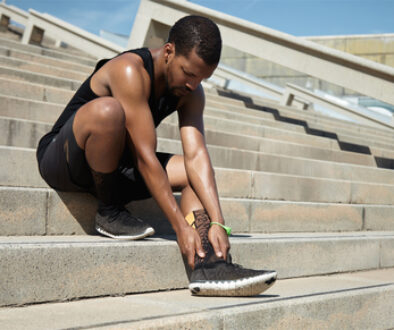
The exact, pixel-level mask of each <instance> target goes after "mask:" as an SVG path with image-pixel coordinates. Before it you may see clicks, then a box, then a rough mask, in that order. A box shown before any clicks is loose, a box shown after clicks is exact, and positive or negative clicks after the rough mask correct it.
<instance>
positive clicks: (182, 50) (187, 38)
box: [167, 15, 222, 65]
mask: <svg viewBox="0 0 394 330" xmlns="http://www.w3.org/2000/svg"><path fill="white" fill-rule="evenodd" d="M167 42H170V43H174V44H175V54H176V55H183V56H188V55H189V53H190V51H191V50H192V49H193V48H195V49H196V53H197V55H198V56H199V57H201V58H202V59H203V60H204V62H205V63H206V64H208V65H214V64H218V63H219V60H220V53H221V50H222V38H221V36H220V31H219V28H218V26H217V25H216V24H215V23H214V22H213V21H211V20H210V19H209V18H206V17H202V16H197V15H191V16H186V17H183V18H181V19H180V20H178V21H177V22H176V23H175V24H174V25H173V27H172V28H171V30H170V33H169V35H168V41H167Z"/></svg>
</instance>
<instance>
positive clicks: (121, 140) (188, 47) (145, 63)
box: [37, 16, 276, 295]
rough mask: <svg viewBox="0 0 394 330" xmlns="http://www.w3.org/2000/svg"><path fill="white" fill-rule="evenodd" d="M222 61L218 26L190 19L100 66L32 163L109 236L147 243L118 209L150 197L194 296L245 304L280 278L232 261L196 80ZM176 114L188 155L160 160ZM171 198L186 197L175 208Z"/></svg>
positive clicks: (143, 229) (146, 231) (145, 228)
mask: <svg viewBox="0 0 394 330" xmlns="http://www.w3.org/2000/svg"><path fill="white" fill-rule="evenodd" d="M220 52H221V37H220V32H219V29H218V27H217V26H216V24H214V23H213V22H212V21H210V20H209V19H207V18H204V17H200V16H188V17H185V18H183V19H181V20H179V21H178V22H177V23H176V24H175V25H174V26H173V27H172V29H171V31H170V34H169V39H168V42H167V43H166V44H165V45H163V46H162V47H160V48H158V49H153V50H150V49H147V48H143V49H137V50H130V51H127V52H124V53H122V54H120V55H118V56H117V57H115V58H113V59H111V60H101V61H100V62H99V63H98V64H97V66H96V68H95V70H94V72H93V73H92V75H91V76H90V77H89V78H88V79H87V80H86V81H85V82H84V83H83V84H82V85H81V87H80V88H79V90H78V91H77V92H76V94H75V95H74V97H73V98H72V100H71V101H70V102H69V104H68V105H67V107H66V109H65V110H64V111H63V113H62V114H61V116H60V117H59V119H58V120H57V122H56V123H55V125H54V126H53V128H52V131H51V132H49V133H48V134H47V135H45V136H44V137H43V138H42V139H41V141H40V143H39V146H38V149H37V158H38V162H39V169H40V173H41V175H42V177H43V178H44V179H45V180H46V182H47V183H48V184H49V185H50V186H51V187H53V188H54V189H57V190H62V191H88V192H91V193H92V194H94V195H95V196H96V197H97V199H98V201H99V206H98V210H97V214H96V219H95V222H96V229H97V231H98V232H99V233H101V234H103V235H106V236H109V237H113V238H127V239H139V238H143V237H146V236H149V235H153V233H154V230H153V228H151V227H150V226H149V225H148V224H146V223H144V222H143V221H142V220H140V219H138V218H135V217H133V216H132V215H131V214H130V213H129V212H128V210H126V209H125V208H124V207H123V206H124V205H125V204H126V203H127V202H129V201H131V200H138V199H144V198H148V197H151V196H152V197H153V198H154V199H155V200H156V202H157V203H158V205H159V206H160V208H161V209H162V210H163V212H164V214H165V216H166V217H167V219H168V220H169V221H170V223H171V225H172V228H173V229H174V231H175V233H176V236H177V242H178V245H179V248H180V250H181V253H182V255H183V256H184V258H185V260H186V264H187V266H188V267H187V268H189V267H190V269H189V270H190V272H189V275H190V278H191V285H192V284H193V283H194V284H195V285H194V286H193V287H191V289H192V291H193V292H194V293H195V294H206V295H245V294H247V295H250V294H257V293H259V292H261V291H262V290H264V289H265V288H267V287H268V286H269V285H271V284H272V283H273V281H274V280H275V278H276V273H275V272H266V271H253V270H247V269H241V268H239V267H238V266H236V265H234V264H232V263H231V260H230V256H229V255H228V250H229V247H230V245H229V241H228V238H227V233H226V229H227V227H225V226H224V219H223V215H222V211H221V209H220V205H219V198H218V192H217V187H216V183H215V178H214V171H213V168H212V165H211V162H210V159H209V155H208V152H207V148H206V145H205V141H204V127H203V116H202V115H203V109H204V92H203V89H202V87H201V81H202V79H205V78H208V77H210V76H211V75H212V73H213V72H214V70H215V68H216V66H217V64H218V62H219V59H220ZM174 111H177V112H178V118H179V127H180V136H181V140H182V145H183V150H184V156H180V155H170V154H166V153H157V152H156V145H157V137H156V132H155V128H156V127H157V126H158V125H159V123H160V122H161V120H163V119H164V118H165V117H166V116H168V115H169V114H171V113H172V112H174ZM173 191H181V192H182V199H181V203H180V207H179V206H178V204H177V202H176V200H175V198H174V196H173ZM186 219H187V220H186ZM188 221H189V223H188ZM195 228H196V229H197V230H196V229H195ZM227 230H228V229H227ZM208 266H209V267H208ZM219 268H220V269H219ZM192 270H193V271H192ZM191 271H192V272H191ZM209 272H211V273H212V274H211V275H209V274H208V273H209ZM218 273H220V274H227V275H224V277H226V276H227V277H228V282H226V285H225V287H220V288H218V287H214V288H213V289H212V288H208V287H204V284H207V283H208V278H207V274H208V275H209V276H210V277H211V278H210V279H213V278H214V277H215V278H214V279H215V280H226V278H224V277H223V275H220V276H219V275H218ZM209 276H208V277H209ZM218 276H219V277H220V278H217V277H218ZM245 278H252V279H253V280H251V281H249V282H250V283H249V282H248V283H247V285H246V286H245V285H244V286H243V287H242V288H241V290H239V289H238V291H237V290H234V288H232V289H231V288H230V287H229V286H228V285H230V286H231V285H234V284H235V282H236V280H237V279H245ZM245 287H247V289H245ZM251 287H254V289H253V290H252V289H250V288H251ZM257 291H258V292H257ZM256 292H257V293H256Z"/></svg>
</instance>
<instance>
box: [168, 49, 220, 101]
mask: <svg viewBox="0 0 394 330" xmlns="http://www.w3.org/2000/svg"><path fill="white" fill-rule="evenodd" d="M216 67H217V65H208V64H206V63H205V62H204V60H203V59H202V58H201V57H199V56H198V55H197V53H196V52H195V50H194V49H192V50H191V51H190V52H189V54H188V56H183V55H175V51H174V52H172V53H171V54H169V56H168V63H167V81H166V82H167V89H168V91H169V92H170V93H171V94H173V95H176V96H178V97H182V96H185V95H186V94H188V93H190V92H191V91H193V90H195V89H196V88H197V87H198V85H199V84H200V83H201V81H202V80H203V79H206V78H209V77H210V76H211V75H212V73H213V71H215V69H216Z"/></svg>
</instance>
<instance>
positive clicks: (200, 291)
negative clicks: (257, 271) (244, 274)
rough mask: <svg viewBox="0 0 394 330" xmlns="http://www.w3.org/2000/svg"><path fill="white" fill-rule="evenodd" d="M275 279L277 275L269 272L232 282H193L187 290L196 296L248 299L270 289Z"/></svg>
mask: <svg viewBox="0 0 394 330" xmlns="http://www.w3.org/2000/svg"><path fill="white" fill-rule="evenodd" d="M276 277H277V273H276V272H271V273H268V274H263V275H259V276H255V277H248V278H244V279H239V280H232V281H194V282H191V283H190V284H189V289H190V291H191V292H192V294H193V295H196V296H213V297H220V296H227V297H250V296H256V295H258V294H260V293H262V292H264V291H265V290H267V289H268V288H270V287H271V286H272V285H273V284H274V283H275V281H276Z"/></svg>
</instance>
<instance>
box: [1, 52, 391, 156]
mask: <svg viewBox="0 0 394 330" xmlns="http://www.w3.org/2000/svg"><path fill="white" fill-rule="evenodd" d="M0 60H1V57H0ZM0 64H1V61H0ZM40 71H42V70H40ZM11 73H12V74H15V75H17V76H16V78H18V77H19V78H21V79H33V77H32V76H31V74H28V75H26V74H23V73H21V72H20V70H19V71H18V72H11ZM4 74H10V72H9V71H5V72H4ZM14 78H15V77H14ZM38 78H40V82H41V83H43V82H45V81H52V80H53V79H48V77H37V79H38ZM6 80H9V79H3V81H2V85H6V83H5V81H6ZM33 80H34V79H33ZM52 82H53V83H57V84H61V82H59V80H57V79H55V81H52ZM0 83H1V81H0ZM65 83H66V86H69V81H66V82H65ZM17 86H18V87H22V88H23V82H22V81H19V82H18V81H13V82H11V83H8V84H7V86H6V89H5V91H4V92H3V94H8V93H11V95H14V96H19V95H20V94H21V92H15V91H18V90H20V89H17V88H16V87H17ZM33 86H34V88H32V86H31V84H27V85H26V87H27V89H28V91H26V94H25V95H24V98H27V97H28V95H29V96H31V97H34V99H38V100H40V99H42V97H41V96H42V95H45V93H46V92H48V93H49V96H48V97H49V99H48V100H49V101H52V102H57V103H64V104H65V103H67V102H68V101H69V99H70V98H71V97H72V93H71V95H70V91H68V90H65V92H64V95H63V94H62V92H61V89H56V90H55V91H52V88H50V87H49V88H48V87H44V86H41V89H42V91H40V87H39V86H37V84H34V85H33ZM62 86H63V87H64V85H62ZM51 92H52V93H51ZM15 94H17V95H15ZM51 94H52V95H51ZM57 97H59V101H57ZM206 114H207V116H206V117H207V118H208V119H207V120H209V118H210V117H213V118H227V119H230V120H232V121H233V122H234V121H240V122H242V123H243V124H246V125H251V127H249V126H248V127H249V131H251V132H253V133H254V134H259V132H260V131H261V129H259V128H257V126H259V127H261V125H264V126H265V127H267V126H268V127H270V128H271V127H272V128H278V129H285V130H287V131H290V132H292V131H295V132H299V133H305V128H304V126H300V125H293V124H289V123H282V122H280V121H273V119H272V118H271V119H270V120H268V119H267V120H265V119H259V117H258V116H256V115H254V116H252V115H245V114H238V113H232V112H230V111H221V110H217V109H214V108H210V107H208V108H207V111H206ZM208 116H209V117H208ZM208 124H209V123H208ZM215 124H216V123H215ZM215 124H214V125H215ZM223 124H224V125H226V122H224V123H223ZM315 125H316V124H315ZM232 126H234V123H233V125H232ZM244 128H245V126H242V128H241V129H243V130H244ZM307 132H309V131H308V130H307ZM330 134H331V135H332V136H333V137H334V138H335V137H336V134H334V133H331V132H327V135H328V136H329V135H330ZM307 136H308V135H307ZM332 136H331V137H332ZM313 137H314V138H315V136H313ZM298 139H299V137H298ZM308 140H310V138H309V139H308ZM314 140H315V139H314ZM339 140H341V141H346V142H350V143H356V144H357V143H358V144H362V143H364V144H368V145H369V144H371V143H372V144H373V145H374V146H377V147H382V148H386V149H391V146H392V144H390V143H389V142H390V141H389V140H388V139H384V138H381V140H382V143H381V142H379V141H375V140H377V138H374V141H372V142H370V141H371V140H365V139H363V138H354V137H353V136H350V135H343V134H342V135H341V136H339ZM300 142H305V139H302V140H300Z"/></svg>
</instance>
